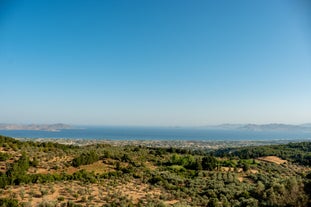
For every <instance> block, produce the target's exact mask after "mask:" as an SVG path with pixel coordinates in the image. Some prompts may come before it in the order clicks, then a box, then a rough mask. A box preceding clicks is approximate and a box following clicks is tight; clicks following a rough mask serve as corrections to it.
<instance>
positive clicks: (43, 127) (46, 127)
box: [0, 123, 72, 131]
mask: <svg viewBox="0 0 311 207" xmlns="http://www.w3.org/2000/svg"><path fill="white" fill-rule="evenodd" d="M62 129H72V126H70V125H68V124H61V123H58V124H1V123H0V130H35V131H59V130H62Z"/></svg>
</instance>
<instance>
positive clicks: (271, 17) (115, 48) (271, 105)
mask: <svg viewBox="0 0 311 207" xmlns="http://www.w3.org/2000/svg"><path fill="white" fill-rule="evenodd" d="M310 11H311V4H310V3H308V1H303V0H301V1H299V0H298V1H287V0H273V1H271V0H254V1H247V0H237V1H231V0H228V1H223V0H221V1H205V0H204V1H203V0H202V1H201V0H195V1H193V0H188V1H184V0H155V1H152V0H139V1H136V0H131V1H128V0H124V1H122V0H120V1H115V0H111V1H108V0H103V1H101V0H97V1H96V0H90V1H85V0H50V1H49V0H37V1H34V0H28V1H18V0H12V1H9V0H7V1H5V0H0V77H1V87H0V97H1V101H0V123H1V122H2V123H55V122H63V123H69V124H91V125H93V124H96V125H157V126H159V125H160V126H175V125H180V126H188V125H189V126H200V125H208V124H219V123H271V122H282V123H305V122H311V13H310Z"/></svg>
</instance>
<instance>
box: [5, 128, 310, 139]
mask: <svg viewBox="0 0 311 207" xmlns="http://www.w3.org/2000/svg"><path fill="white" fill-rule="evenodd" d="M0 134H1V135H5V136H10V137H16V138H66V139H102V140H197V141H229V140H230V141H241V140H256V141H257V140H295V139H297V140H305V139H307V140H308V139H310V140H311V132H300V131H247V130H219V129H210V128H204V127H197V128H190V127H189V128H178V127H83V128H81V127H80V128H77V129H66V130H60V131H55V132H54V131H33V130H0Z"/></svg>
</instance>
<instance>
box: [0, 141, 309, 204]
mask: <svg viewBox="0 0 311 207" xmlns="http://www.w3.org/2000/svg"><path fill="white" fill-rule="evenodd" d="M310 146H311V144H310V143H309V142H303V143H290V144H287V145H271V146H259V147H244V148H235V149H222V150H217V151H214V152H212V153H211V152H204V151H198V150H193V151H192V150H185V149H177V148H176V149H175V148H149V147H143V146H111V145H105V144H94V145H90V146H83V147H78V146H72V145H61V144H57V143H52V142H48V143H39V142H32V141H27V142H21V141H18V140H15V139H13V138H9V137H4V136H0V191H1V192H0V206H219V207H225V206H252V207H253V206H255V207H256V206H308V205H310V204H311V203H310V195H311V192H310V189H311V173H310V172H311V171H310V157H309V156H310V149H311V147H310ZM265 156H278V157H280V158H282V159H284V160H287V162H284V163H283V164H277V163H273V162H269V161H266V160H264V159H260V158H262V157H265Z"/></svg>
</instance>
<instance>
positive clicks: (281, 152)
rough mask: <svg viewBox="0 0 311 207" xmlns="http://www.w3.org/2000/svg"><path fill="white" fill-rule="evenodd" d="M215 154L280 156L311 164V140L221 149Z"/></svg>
mask: <svg viewBox="0 0 311 207" xmlns="http://www.w3.org/2000/svg"><path fill="white" fill-rule="evenodd" d="M213 154H214V155H215V156H221V157H232V156H236V157H239V158H241V159H250V158H259V157H263V156H278V157H280V158H282V159H284V160H288V161H291V162H293V163H297V164H301V165H307V166H311V142H299V143H289V144H283V145H268V146H256V147H253V146H252V147H240V148H228V149H219V150H216V151H215V152H214V153H213Z"/></svg>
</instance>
